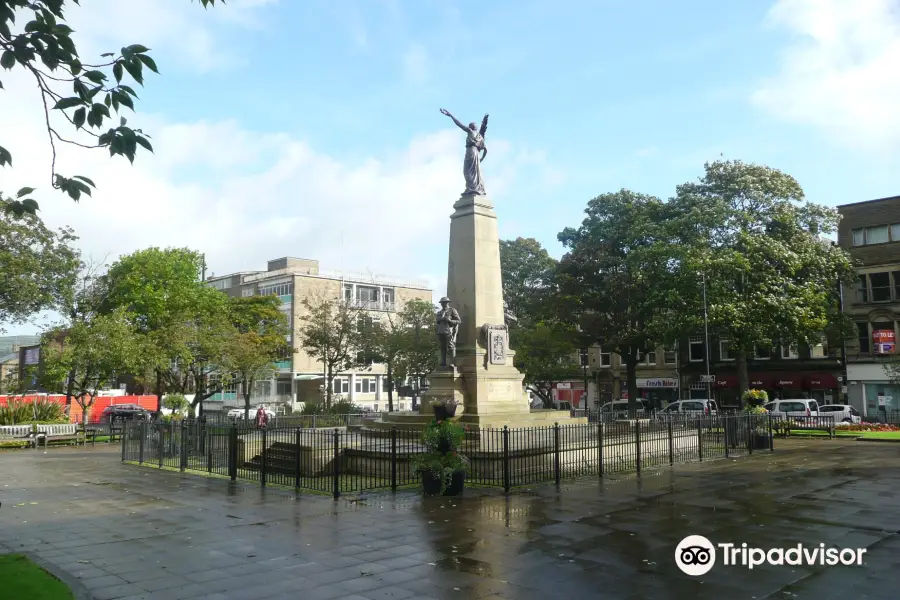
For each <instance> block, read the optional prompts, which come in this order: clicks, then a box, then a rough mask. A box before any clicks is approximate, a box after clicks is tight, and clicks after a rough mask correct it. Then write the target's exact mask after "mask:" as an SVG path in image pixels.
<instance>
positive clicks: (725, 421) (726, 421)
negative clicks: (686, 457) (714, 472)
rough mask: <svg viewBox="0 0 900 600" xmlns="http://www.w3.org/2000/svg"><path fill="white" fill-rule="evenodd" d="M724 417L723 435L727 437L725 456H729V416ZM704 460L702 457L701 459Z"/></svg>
mask: <svg viewBox="0 0 900 600" xmlns="http://www.w3.org/2000/svg"><path fill="white" fill-rule="evenodd" d="M721 419H722V436H723V437H724V438H725V458H728V442H729V437H728V416H727V415H726V416H724V417H721ZM701 460H702V459H701Z"/></svg>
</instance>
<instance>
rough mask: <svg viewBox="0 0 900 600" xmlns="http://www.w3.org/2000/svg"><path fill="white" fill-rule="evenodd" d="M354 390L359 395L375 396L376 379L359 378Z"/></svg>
mask: <svg viewBox="0 0 900 600" xmlns="http://www.w3.org/2000/svg"><path fill="white" fill-rule="evenodd" d="M353 389H354V390H355V391H356V393H357V394H374V393H375V378H374V377H357V378H356V382H355V383H354V384H353Z"/></svg>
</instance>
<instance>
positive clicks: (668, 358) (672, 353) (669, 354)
mask: <svg viewBox="0 0 900 600" xmlns="http://www.w3.org/2000/svg"><path fill="white" fill-rule="evenodd" d="M663 360H664V361H665V363H666V364H667V365H674V364H675V363H677V362H678V351H677V350H676V349H675V348H666V350H665V352H664V354H663Z"/></svg>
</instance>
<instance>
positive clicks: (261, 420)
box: [256, 405, 269, 429]
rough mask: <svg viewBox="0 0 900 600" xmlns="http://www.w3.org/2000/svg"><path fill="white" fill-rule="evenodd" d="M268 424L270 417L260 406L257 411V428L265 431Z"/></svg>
mask: <svg viewBox="0 0 900 600" xmlns="http://www.w3.org/2000/svg"><path fill="white" fill-rule="evenodd" d="M268 423H269V415H268V413H266V409H265V408H264V407H263V406H262V405H260V406H259V408H257V409H256V428H257V429H265V428H266V425H268Z"/></svg>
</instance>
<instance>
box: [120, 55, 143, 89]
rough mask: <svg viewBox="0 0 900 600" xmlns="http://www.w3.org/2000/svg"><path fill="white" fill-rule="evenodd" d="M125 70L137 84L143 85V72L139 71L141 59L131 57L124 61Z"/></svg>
mask: <svg viewBox="0 0 900 600" xmlns="http://www.w3.org/2000/svg"><path fill="white" fill-rule="evenodd" d="M124 66H125V70H126V71H128V74H129V75H131V77H132V78H134V80H135V81H137V82H138V83H139V84H141V85H144V74H143V73H142V72H141V69H142V65H141V61H139V60H138V59H136V58H135V59H133V60H130V61H128V62H125V63H124Z"/></svg>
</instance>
